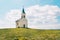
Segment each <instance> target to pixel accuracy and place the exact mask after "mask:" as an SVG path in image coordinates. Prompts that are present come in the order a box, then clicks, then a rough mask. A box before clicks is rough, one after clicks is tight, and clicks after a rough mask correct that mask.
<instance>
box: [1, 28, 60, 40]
mask: <svg viewBox="0 0 60 40" xmlns="http://www.w3.org/2000/svg"><path fill="white" fill-rule="evenodd" d="M0 40H60V30H41V29H27V28H10V29H0Z"/></svg>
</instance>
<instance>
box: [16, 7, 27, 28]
mask: <svg viewBox="0 0 60 40" xmlns="http://www.w3.org/2000/svg"><path fill="white" fill-rule="evenodd" d="M16 27H17V28H27V27H28V22H27V19H26V13H25V10H24V8H23V9H22V13H21V18H20V19H18V20H17V21H16Z"/></svg>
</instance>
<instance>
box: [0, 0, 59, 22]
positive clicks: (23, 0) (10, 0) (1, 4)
mask: <svg viewBox="0 0 60 40" xmlns="http://www.w3.org/2000/svg"><path fill="white" fill-rule="evenodd" d="M34 5H40V6H44V5H52V6H57V7H59V8H60V0H0V20H3V21H4V20H5V16H6V14H7V13H8V12H10V10H14V9H19V10H22V8H23V6H24V7H25V8H28V7H31V6H34ZM57 19H58V23H60V21H59V20H60V15H59V16H57Z"/></svg>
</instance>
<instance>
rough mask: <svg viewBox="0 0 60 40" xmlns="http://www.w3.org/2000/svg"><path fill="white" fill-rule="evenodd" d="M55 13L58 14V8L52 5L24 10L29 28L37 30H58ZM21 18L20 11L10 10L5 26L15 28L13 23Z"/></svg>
mask: <svg viewBox="0 0 60 40" xmlns="http://www.w3.org/2000/svg"><path fill="white" fill-rule="evenodd" d="M57 12H59V13H60V8H59V7H58V6H52V5H45V6H40V5H35V6H31V7H28V8H26V15H27V19H28V25H29V27H30V28H39V29H60V27H59V26H60V25H59V24H58V20H57V19H56V17H57V15H59V14H58V13H57ZM20 16H21V11H20V10H18V9H17V10H16V9H14V10H11V11H9V12H7V15H6V20H7V21H6V22H7V23H6V24H7V26H10V25H11V26H10V27H13V26H15V21H16V20H17V19H19V18H20Z"/></svg>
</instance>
